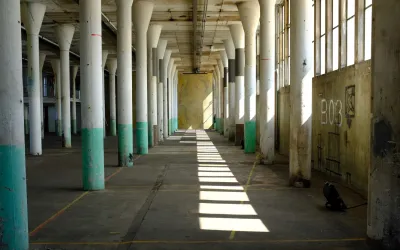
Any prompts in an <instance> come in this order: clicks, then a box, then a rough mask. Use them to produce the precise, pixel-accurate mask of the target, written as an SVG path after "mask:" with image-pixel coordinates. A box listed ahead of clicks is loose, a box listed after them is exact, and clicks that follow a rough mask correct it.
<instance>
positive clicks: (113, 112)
mask: <svg viewBox="0 0 400 250" xmlns="http://www.w3.org/2000/svg"><path fill="white" fill-rule="evenodd" d="M107 68H108V72H109V73H110V76H109V79H108V81H109V82H108V85H109V86H108V88H109V90H108V91H109V95H110V135H111V136H117V107H116V96H115V73H116V72H117V59H116V58H110V59H108V62H107Z"/></svg>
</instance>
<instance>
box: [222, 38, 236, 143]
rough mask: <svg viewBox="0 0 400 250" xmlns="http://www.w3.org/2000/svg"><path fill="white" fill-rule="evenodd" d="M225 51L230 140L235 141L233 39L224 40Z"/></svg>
mask: <svg viewBox="0 0 400 250" xmlns="http://www.w3.org/2000/svg"><path fill="white" fill-rule="evenodd" d="M223 42H224V45H225V51H226V54H227V56H228V82H229V84H228V92H229V93H228V96H229V97H228V98H229V117H228V123H227V125H228V128H229V132H228V138H229V141H232V142H234V141H235V129H236V127H235V45H234V44H233V41H232V38H229V39H226V40H223Z"/></svg>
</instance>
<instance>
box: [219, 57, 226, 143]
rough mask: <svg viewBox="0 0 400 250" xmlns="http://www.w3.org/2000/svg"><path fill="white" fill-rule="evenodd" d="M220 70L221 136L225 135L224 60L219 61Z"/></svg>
mask: <svg viewBox="0 0 400 250" xmlns="http://www.w3.org/2000/svg"><path fill="white" fill-rule="evenodd" d="M218 69H219V85H218V86H219V93H218V94H219V105H220V106H219V117H220V128H219V133H220V134H221V135H223V134H224V121H225V119H224V116H225V113H224V76H225V75H224V71H225V70H224V65H223V63H222V59H219V60H218Z"/></svg>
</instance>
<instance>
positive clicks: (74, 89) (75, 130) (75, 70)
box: [71, 65, 79, 135]
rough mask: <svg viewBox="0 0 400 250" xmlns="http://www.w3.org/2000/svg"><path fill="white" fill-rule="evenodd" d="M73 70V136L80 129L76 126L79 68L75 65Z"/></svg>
mask: <svg viewBox="0 0 400 250" xmlns="http://www.w3.org/2000/svg"><path fill="white" fill-rule="evenodd" d="M71 69H72V75H71V76H72V122H71V123H72V134H74V135H76V134H77V133H78V129H77V126H76V75H77V74H78V70H79V66H78V65H74V66H72V67H71Z"/></svg>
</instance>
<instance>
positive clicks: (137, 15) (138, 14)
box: [133, 0, 154, 155]
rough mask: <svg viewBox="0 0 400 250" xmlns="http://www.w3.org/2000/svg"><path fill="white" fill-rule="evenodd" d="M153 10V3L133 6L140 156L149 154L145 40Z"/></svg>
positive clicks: (137, 132)
mask: <svg viewBox="0 0 400 250" xmlns="http://www.w3.org/2000/svg"><path fill="white" fill-rule="evenodd" d="M153 8H154V3H153V2H148V1H142V0H140V1H136V2H134V4H133V10H134V14H133V19H134V22H133V23H134V24H135V30H136V146H137V153H138V154H140V155H144V154H148V152H149V139H148V138H149V133H148V129H149V125H148V113H147V53H146V52H147V41H146V40H147V29H148V27H149V23H150V19H151V15H152V13H153Z"/></svg>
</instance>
